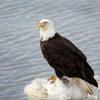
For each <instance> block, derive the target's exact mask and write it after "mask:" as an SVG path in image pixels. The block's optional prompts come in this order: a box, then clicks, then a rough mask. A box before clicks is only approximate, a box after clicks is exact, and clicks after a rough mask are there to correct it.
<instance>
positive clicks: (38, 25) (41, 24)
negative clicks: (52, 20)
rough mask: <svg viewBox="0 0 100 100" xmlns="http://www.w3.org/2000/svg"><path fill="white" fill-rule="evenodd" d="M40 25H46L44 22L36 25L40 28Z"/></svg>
mask: <svg viewBox="0 0 100 100" xmlns="http://www.w3.org/2000/svg"><path fill="white" fill-rule="evenodd" d="M42 26H46V24H44V23H42V22H40V23H39V25H38V27H39V28H40V27H42Z"/></svg>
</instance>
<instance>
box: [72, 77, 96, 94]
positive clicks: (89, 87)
mask: <svg viewBox="0 0 100 100" xmlns="http://www.w3.org/2000/svg"><path fill="white" fill-rule="evenodd" d="M73 80H74V81H75V80H76V82H77V84H78V85H81V86H82V88H83V89H84V91H85V92H86V93H89V94H91V95H92V94H95V92H96V89H95V87H94V86H93V85H92V84H90V83H88V82H86V81H84V80H82V79H80V78H73Z"/></svg>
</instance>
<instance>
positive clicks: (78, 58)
mask: <svg viewBox="0 0 100 100" xmlns="http://www.w3.org/2000/svg"><path fill="white" fill-rule="evenodd" d="M38 27H39V28H40V38H41V40H40V46H41V51H42V53H43V56H44V58H45V59H46V60H47V62H48V63H49V65H50V66H51V67H53V68H54V70H55V73H56V75H57V77H58V78H59V79H62V77H63V76H67V77H69V78H72V79H73V80H74V81H75V82H76V83H77V84H79V85H81V86H82V88H83V89H84V91H85V92H87V93H89V94H94V93H95V89H94V88H95V87H98V83H97V82H96V80H95V79H94V77H93V76H94V71H93V69H92V68H91V66H90V65H89V64H88V62H87V58H86V56H85V55H84V53H82V51H81V50H79V49H78V48H77V47H76V46H75V45H74V44H73V43H72V42H71V41H69V40H68V39H66V38H64V37H62V36H61V35H59V34H58V33H57V32H55V29H54V24H53V23H52V22H51V21H50V20H48V19H42V20H41V21H40V23H39V25H38Z"/></svg>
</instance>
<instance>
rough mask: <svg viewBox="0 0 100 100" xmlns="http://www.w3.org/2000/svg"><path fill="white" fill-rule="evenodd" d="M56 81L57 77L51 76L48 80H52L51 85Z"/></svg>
mask: <svg viewBox="0 0 100 100" xmlns="http://www.w3.org/2000/svg"><path fill="white" fill-rule="evenodd" d="M56 79H57V76H52V77H51V78H49V80H53V81H52V82H51V83H54V82H55V81H56ZM62 80H65V78H63V77H62Z"/></svg>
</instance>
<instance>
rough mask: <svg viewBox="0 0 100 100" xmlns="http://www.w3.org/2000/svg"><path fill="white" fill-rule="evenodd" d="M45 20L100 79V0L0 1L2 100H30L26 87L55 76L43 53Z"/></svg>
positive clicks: (0, 94) (0, 84)
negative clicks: (41, 23) (41, 42)
mask: <svg viewBox="0 0 100 100" xmlns="http://www.w3.org/2000/svg"><path fill="white" fill-rule="evenodd" d="M43 18H47V19H50V20H51V21H53V23H54V25H55V29H56V31H57V32H58V33H59V34H61V35H62V36H64V37H66V38H68V39H69V40H71V41H72V42H73V43H74V44H75V45H76V46H77V47H78V48H80V49H81V50H82V51H83V52H84V53H85V54H86V56H87V58H88V62H89V63H90V65H91V66H92V68H93V69H94V71H95V74H98V75H100V0H57V1H56V0H0V100H27V96H26V94H25V93H24V87H25V86H26V85H27V84H29V83H30V82H31V81H32V80H33V79H35V78H38V77H40V78H41V77H50V76H52V75H54V71H53V69H52V68H51V67H50V66H49V65H48V64H47V62H46V61H45V60H44V58H43V56H42V53H41V51H40V45H39V40H40V36H39V29H38V23H39V21H40V20H41V19H43Z"/></svg>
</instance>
